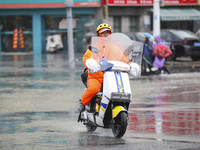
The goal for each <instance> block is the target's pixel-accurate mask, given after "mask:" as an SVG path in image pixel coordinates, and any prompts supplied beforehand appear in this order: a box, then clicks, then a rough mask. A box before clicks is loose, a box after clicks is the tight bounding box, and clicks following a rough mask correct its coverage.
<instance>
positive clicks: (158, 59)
mask: <svg viewBox="0 0 200 150" xmlns="http://www.w3.org/2000/svg"><path fill="white" fill-rule="evenodd" d="M154 40H155V44H153V52H152V54H153V55H154V56H155V58H154V61H153V66H154V67H156V68H158V72H157V74H159V73H161V70H164V71H165V72H167V73H168V74H170V72H169V70H168V69H167V68H166V67H165V66H164V63H165V58H166V57H169V56H170V55H171V54H172V52H171V50H170V48H169V46H167V45H165V44H164V43H163V42H162V39H161V37H160V35H157V36H155V38H154Z"/></svg>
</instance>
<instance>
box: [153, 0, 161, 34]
mask: <svg viewBox="0 0 200 150" xmlns="http://www.w3.org/2000/svg"><path fill="white" fill-rule="evenodd" d="M156 35H160V0H154V3H153V36H156Z"/></svg>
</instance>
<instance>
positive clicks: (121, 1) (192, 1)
mask: <svg viewBox="0 0 200 150" xmlns="http://www.w3.org/2000/svg"><path fill="white" fill-rule="evenodd" d="M153 1H154V0H103V5H110V6H112V5H113V6H116V5H118V6H123V5H127V6H131V5H132V6H133V5H135V6H148V5H150V6H153ZM164 4H165V5H198V0H164Z"/></svg>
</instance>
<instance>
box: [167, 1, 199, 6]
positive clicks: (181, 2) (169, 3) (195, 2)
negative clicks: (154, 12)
mask: <svg viewBox="0 0 200 150" xmlns="http://www.w3.org/2000/svg"><path fill="white" fill-rule="evenodd" d="M164 4H165V5H198V0H164Z"/></svg>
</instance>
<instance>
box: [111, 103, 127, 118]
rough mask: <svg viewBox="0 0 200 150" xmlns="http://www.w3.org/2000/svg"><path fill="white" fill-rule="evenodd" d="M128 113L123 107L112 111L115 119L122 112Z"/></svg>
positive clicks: (117, 107)
mask: <svg viewBox="0 0 200 150" xmlns="http://www.w3.org/2000/svg"><path fill="white" fill-rule="evenodd" d="M122 111H123V112H126V113H128V112H127V110H126V109H125V108H124V107H123V106H116V107H115V108H114V109H113V110H112V114H113V115H112V117H113V118H115V117H117V115H118V114H119V113H120V112H122Z"/></svg>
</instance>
